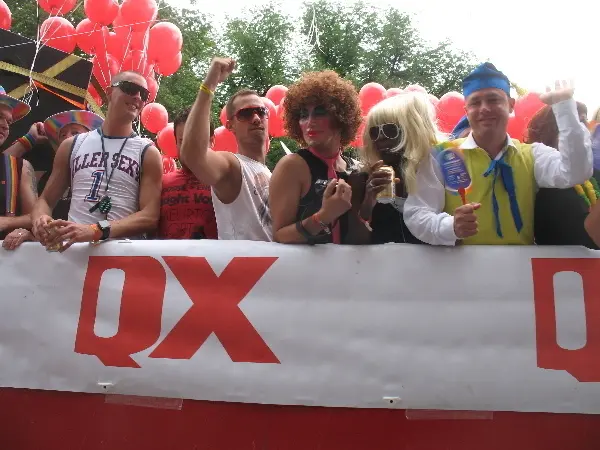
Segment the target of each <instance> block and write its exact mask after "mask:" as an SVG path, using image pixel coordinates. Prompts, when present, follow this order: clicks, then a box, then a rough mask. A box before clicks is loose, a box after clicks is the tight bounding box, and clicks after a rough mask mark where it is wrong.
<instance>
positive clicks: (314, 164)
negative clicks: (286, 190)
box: [296, 149, 356, 244]
mask: <svg viewBox="0 0 600 450" xmlns="http://www.w3.org/2000/svg"><path fill="white" fill-rule="evenodd" d="M296 154H297V155H298V156H300V157H301V158H302V159H304V161H305V162H306V164H307V165H308V170H309V171H310V178H311V180H310V188H309V190H308V192H307V193H306V195H305V196H304V197H302V198H301V199H300V202H299V203H298V210H297V212H296V221H299V220H304V219H306V218H308V217H310V216H312V215H313V214H314V213H316V212H318V211H319V210H320V209H321V205H322V203H323V192H325V188H326V187H327V184H328V183H329V177H328V176H327V165H326V164H325V163H324V162H323V161H321V160H320V159H319V158H317V157H316V156H315V155H313V154H312V153H311V152H309V151H308V150H306V149H301V150H298V152H297V153H296ZM342 158H343V159H344V161H346V167H347V169H346V171H345V172H336V173H337V176H338V178H340V179H342V180H344V181H346V182H348V181H349V175H350V173H352V172H354V171H355V170H356V164H355V163H354V161H353V160H352V159H350V158H347V157H345V156H343V155H342ZM338 220H339V221H340V235H341V238H342V239H341V240H342V243H344V239H345V237H346V235H347V234H348V213H345V214H343V215H342V216H341V217H340V218H339V219H338ZM331 242H333V237H332V235H331V234H328V233H325V232H321V233H319V234H317V235H316V236H315V243H317V244H328V243H331Z"/></svg>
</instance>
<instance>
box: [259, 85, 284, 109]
mask: <svg viewBox="0 0 600 450" xmlns="http://www.w3.org/2000/svg"><path fill="white" fill-rule="evenodd" d="M287 91H288V88H286V87H285V86H282V85H281V84H276V85H275V86H272V87H271V88H270V89H269V90H268V91H267V94H266V95H265V97H267V98H268V99H269V100H271V101H272V102H273V103H274V104H275V105H279V104H280V103H281V101H282V100H283V98H284V97H285V95H286V94H287Z"/></svg>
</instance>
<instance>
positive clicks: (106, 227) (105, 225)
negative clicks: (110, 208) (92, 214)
mask: <svg viewBox="0 0 600 450" xmlns="http://www.w3.org/2000/svg"><path fill="white" fill-rule="evenodd" d="M98 227H99V228H100V231H102V236H101V237H100V240H101V241H105V240H107V239H108V238H109V237H110V222H109V221H108V220H101V221H100V222H98Z"/></svg>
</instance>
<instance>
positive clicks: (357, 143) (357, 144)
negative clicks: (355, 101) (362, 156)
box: [350, 117, 367, 148]
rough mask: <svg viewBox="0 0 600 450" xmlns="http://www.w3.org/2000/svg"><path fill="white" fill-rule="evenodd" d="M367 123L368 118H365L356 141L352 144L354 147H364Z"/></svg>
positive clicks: (357, 132)
mask: <svg viewBox="0 0 600 450" xmlns="http://www.w3.org/2000/svg"><path fill="white" fill-rule="evenodd" d="M366 123H367V118H366V117H363V120H362V122H361V123H360V125H359V127H358V130H357V131H356V136H355V137H354V140H353V141H352V142H350V145H351V146H352V147H356V148H361V147H362V146H363V134H364V132H365V125H366Z"/></svg>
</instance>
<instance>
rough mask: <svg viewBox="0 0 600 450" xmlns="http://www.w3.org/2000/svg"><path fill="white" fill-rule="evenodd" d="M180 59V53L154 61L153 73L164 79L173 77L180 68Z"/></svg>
mask: <svg viewBox="0 0 600 450" xmlns="http://www.w3.org/2000/svg"><path fill="white" fill-rule="evenodd" d="M181 59H182V56H181V52H179V53H175V54H174V55H167V56H164V57H161V59H160V60H159V61H156V65H155V66H154V71H155V72H156V73H157V74H159V75H162V76H164V77H168V76H170V75H173V74H174V73H175V72H177V71H178V70H179V68H180V67H181Z"/></svg>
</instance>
